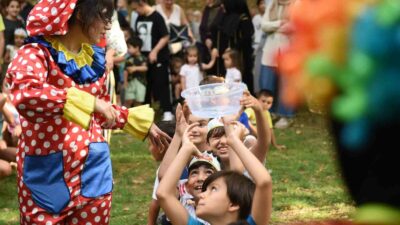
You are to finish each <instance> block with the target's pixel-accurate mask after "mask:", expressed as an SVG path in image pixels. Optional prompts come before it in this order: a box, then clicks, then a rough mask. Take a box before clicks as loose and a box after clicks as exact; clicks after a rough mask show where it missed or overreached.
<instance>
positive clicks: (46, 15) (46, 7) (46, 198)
mask: <svg viewBox="0 0 400 225" xmlns="http://www.w3.org/2000/svg"><path fill="white" fill-rule="evenodd" d="M76 2H77V0H42V1H41V2H40V3H38V4H37V5H36V6H35V7H34V9H33V10H32V12H31V14H30V15H29V17H28V25H27V29H28V33H29V35H30V36H37V35H46V36H45V37H44V38H39V39H33V40H39V41H37V42H35V41H32V42H31V43H29V44H26V45H24V46H23V47H22V48H21V49H20V50H19V51H18V53H17V55H16V57H15V58H14V59H13V61H12V63H11V64H10V66H9V69H8V74H7V77H6V79H7V82H8V84H9V85H10V88H11V93H12V94H11V95H10V98H11V100H12V102H13V104H14V105H15V107H16V108H17V109H18V111H19V113H20V115H21V126H22V130H23V131H22V135H21V138H20V141H19V145H18V152H17V163H18V170H17V175H18V176H17V182H18V200H19V204H20V214H21V219H20V220H21V224H46V225H51V224H85V225H90V224H93V225H94V224H108V223H109V218H110V209H111V197H112V194H111V192H112V172H111V163H110V157H109V149H108V145H107V144H106V143H105V140H104V138H103V136H102V135H101V130H102V124H103V123H104V122H105V119H104V118H103V117H102V116H101V115H100V114H96V113H93V106H94V97H93V96H95V97H97V98H100V99H104V100H107V101H108V100H109V97H108V96H107V86H106V85H105V83H106V79H107V74H106V73H104V74H97V77H96V76H94V77H91V79H86V80H83V82H80V81H82V80H76V79H75V78H76V77H75V78H73V77H71V76H68V75H67V74H66V73H65V70H63V69H60V61H59V60H58V59H55V58H54V52H51V51H52V50H57V51H60V52H62V49H59V47H60V46H58V47H57V43H56V42H54V40H52V38H51V37H49V36H47V35H53V34H61V35H62V34H65V33H66V32H67V30H68V27H67V21H68V19H69V17H70V16H71V14H72V12H73V10H74V7H75V4H76ZM45 43H47V44H50V45H51V47H49V46H46V45H45ZM85 48H87V52H86V53H87V55H88V54H93V62H92V64H94V63H96V62H97V63H98V62H99V61H98V60H99V59H97V61H96V59H95V57H94V56H97V57H99V55H100V56H102V57H103V58H101V57H100V59H104V53H102V52H99V51H98V49H97V50H96V51H93V49H91V48H90V47H88V46H82V49H83V50H82V51H84V49H85ZM50 49H52V50H50ZM83 53H85V52H83ZM52 54H53V55H52ZM96 54H97V55H96ZM60 55H61V53H60ZM60 55H59V56H60ZM62 56H66V57H67V58H68V55H67V53H66V55H62ZM87 58H88V57H87V56H85V57H83V59H87ZM88 61H89V62H91V60H88ZM78 66H79V64H78ZM89 67H90V65H89V66H88V65H86V67H85V69H87V68H89ZM92 67H93V66H92ZM79 68H80V70H82V71H83V70H84V69H82V68H83V67H82V68H81V67H79ZM94 71H99V68H97V70H94ZM100 71H101V70H100ZM92 72H93V71H92ZM83 75H85V74H84V73H83V72H82V74H81V76H83ZM113 107H114V108H115V109H117V111H118V113H117V114H118V116H117V119H116V121H115V123H114V124H113V128H123V129H124V130H126V131H127V132H129V133H131V134H133V135H135V136H137V137H139V138H144V137H145V136H146V134H147V132H148V129H149V127H150V126H151V124H152V120H153V116H154V112H153V111H152V109H150V108H148V107H147V106H144V107H137V108H132V109H129V110H128V109H126V108H124V107H118V106H113ZM78 124H80V125H78Z"/></svg>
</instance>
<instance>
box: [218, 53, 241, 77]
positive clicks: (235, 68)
mask: <svg viewBox="0 0 400 225" xmlns="http://www.w3.org/2000/svg"><path fill="white" fill-rule="evenodd" d="M222 58H223V59H224V65H225V68H226V74H225V82H226V83H231V82H242V73H241V72H240V69H239V68H240V65H239V53H238V52H237V51H236V50H233V49H227V50H226V51H225V52H224V55H223V56H222Z"/></svg>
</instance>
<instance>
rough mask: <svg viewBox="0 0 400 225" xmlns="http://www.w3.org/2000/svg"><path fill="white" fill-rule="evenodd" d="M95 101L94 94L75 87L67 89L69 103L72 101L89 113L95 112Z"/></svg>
mask: <svg viewBox="0 0 400 225" xmlns="http://www.w3.org/2000/svg"><path fill="white" fill-rule="evenodd" d="M95 101H96V98H95V97H94V96H93V95H91V94H89V93H87V92H85V91H81V90H79V89H77V88H75V87H72V88H70V89H68V91H67V104H68V103H71V104H73V105H75V106H76V107H78V108H79V109H81V110H82V111H83V112H85V113H87V114H92V113H93V112H94V104H95Z"/></svg>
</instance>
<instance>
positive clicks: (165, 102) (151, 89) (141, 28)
mask: <svg viewBox="0 0 400 225" xmlns="http://www.w3.org/2000/svg"><path fill="white" fill-rule="evenodd" d="M149 2H150V1H149V0H131V7H132V8H133V9H135V11H136V12H137V13H138V15H139V16H138V18H137V20H136V25H135V29H134V30H135V31H136V32H137V35H138V36H139V37H140V39H142V41H143V46H142V49H141V51H142V53H143V54H144V55H145V56H146V57H147V58H148V60H149V65H148V69H149V71H148V83H147V86H146V88H147V94H146V102H148V103H151V100H152V97H154V100H156V101H157V100H159V101H160V109H162V111H163V116H162V120H163V121H171V120H173V118H174V116H173V114H172V104H171V98H170V93H171V91H170V86H169V85H168V84H169V71H168V68H169V49H168V40H169V34H168V29H167V26H166V25H165V21H164V18H163V17H162V16H161V15H160V13H158V12H157V11H156V10H155V9H154V8H153V7H151V6H150V5H149Z"/></svg>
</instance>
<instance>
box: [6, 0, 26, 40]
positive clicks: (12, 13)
mask: <svg viewBox="0 0 400 225" xmlns="http://www.w3.org/2000/svg"><path fill="white" fill-rule="evenodd" d="M2 3H3V1H2ZM4 6H5V11H6V16H5V17H4V18H3V19H4V26H5V28H6V29H5V30H4V40H5V46H7V45H12V44H14V31H15V29H17V28H23V27H24V23H23V20H22V19H21V17H20V16H19V12H20V11H21V7H20V4H19V1H18V0H6V1H4Z"/></svg>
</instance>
